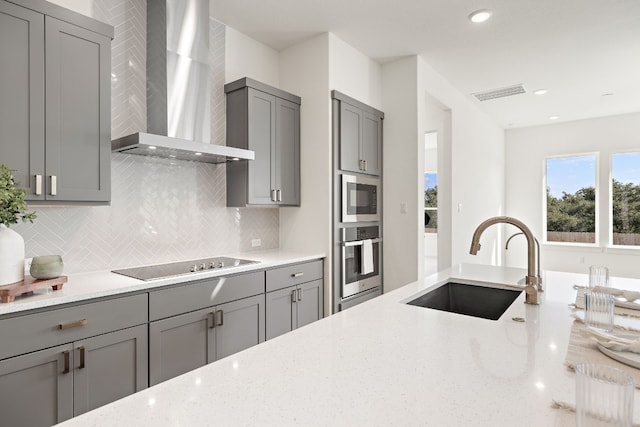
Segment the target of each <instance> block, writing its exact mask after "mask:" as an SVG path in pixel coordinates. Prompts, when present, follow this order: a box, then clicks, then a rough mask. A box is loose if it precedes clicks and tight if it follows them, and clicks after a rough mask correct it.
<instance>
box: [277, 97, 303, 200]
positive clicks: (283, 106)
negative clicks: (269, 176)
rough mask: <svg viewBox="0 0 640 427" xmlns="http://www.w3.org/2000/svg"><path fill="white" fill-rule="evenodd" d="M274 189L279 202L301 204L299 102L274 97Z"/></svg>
mask: <svg viewBox="0 0 640 427" xmlns="http://www.w3.org/2000/svg"><path fill="white" fill-rule="evenodd" d="M273 176H274V179H275V189H276V191H278V192H279V193H276V195H277V201H278V204H280V205H291V206H299V205H300V105H298V104H295V103H293V102H290V101H287V100H284V99H280V98H276V139H275V167H274V169H273Z"/></svg>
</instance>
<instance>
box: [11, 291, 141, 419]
mask: <svg viewBox="0 0 640 427" xmlns="http://www.w3.org/2000/svg"><path fill="white" fill-rule="evenodd" d="M146 304H147V295H146V294H143V295H135V296H129V297H122V298H117V299H113V300H106V301H100V302H94V303H89V304H83V305H79V306H74V307H68V308H61V309H57V310H52V311H47V312H41V313H36V314H27V315H24V316H18V317H13V318H9V319H4V320H1V321H0V340H1V341H2V342H3V343H11V344H10V345H3V347H2V350H1V352H0V358H2V360H0V396H2V398H1V399H0V414H2V425H5V424H6V425H10V426H16V427H20V426H29V427H31V426H50V425H53V424H56V423H59V422H62V421H64V420H67V419H69V418H71V417H73V416H75V415H79V414H82V413H84V412H87V411H89V410H91V409H94V408H97V407H99V406H102V405H104V404H107V403H109V402H113V401H114V400H117V399H120V398H122V397H125V396H127V395H130V394H132V393H135V392H136V391H139V390H142V389H144V388H146V387H147V385H148V333H147V325H146V321H147V315H146ZM135 324H137V326H131V325H135ZM121 328H123V329H121ZM34 350H35V351H34Z"/></svg>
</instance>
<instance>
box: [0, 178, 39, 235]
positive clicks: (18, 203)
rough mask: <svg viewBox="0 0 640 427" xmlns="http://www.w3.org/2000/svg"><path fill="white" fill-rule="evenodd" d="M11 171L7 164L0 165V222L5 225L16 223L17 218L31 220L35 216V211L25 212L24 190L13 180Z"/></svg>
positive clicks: (25, 220) (23, 220) (24, 220)
mask: <svg viewBox="0 0 640 427" xmlns="http://www.w3.org/2000/svg"><path fill="white" fill-rule="evenodd" d="M11 172H13V171H12V170H11V169H9V168H8V167H7V165H0V224H4V225H6V226H7V227H8V226H9V225H11V224H16V223H17V222H18V220H19V219H21V220H22V222H27V221H29V222H33V220H34V219H35V218H36V213H35V212H27V204H26V203H25V201H24V196H25V191H24V190H23V189H21V188H20V187H19V183H17V182H16V181H14V180H13V175H12V174H11Z"/></svg>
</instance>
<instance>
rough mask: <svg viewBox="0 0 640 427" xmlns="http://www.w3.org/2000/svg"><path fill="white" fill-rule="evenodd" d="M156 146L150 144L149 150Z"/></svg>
mask: <svg viewBox="0 0 640 427" xmlns="http://www.w3.org/2000/svg"><path fill="white" fill-rule="evenodd" d="M156 148H157V147H156V146H155V145H150V146H149V150H155V149H156Z"/></svg>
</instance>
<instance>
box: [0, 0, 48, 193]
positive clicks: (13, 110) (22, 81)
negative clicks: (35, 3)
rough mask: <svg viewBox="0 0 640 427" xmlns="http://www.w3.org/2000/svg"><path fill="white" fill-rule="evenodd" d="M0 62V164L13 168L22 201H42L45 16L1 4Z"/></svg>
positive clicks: (1, 0) (6, 3) (3, 2)
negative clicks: (39, 185) (22, 193)
mask: <svg viewBox="0 0 640 427" xmlns="http://www.w3.org/2000/svg"><path fill="white" fill-rule="evenodd" d="M0 58H2V59H1V60H0V94H1V95H0V163H4V164H6V165H7V166H8V167H9V168H11V169H13V170H14V173H13V176H14V178H15V179H16V180H17V181H19V182H20V185H21V186H22V187H23V188H24V189H25V190H26V192H27V195H26V199H27V200H42V199H43V198H44V191H40V195H36V176H39V177H40V179H43V178H44V173H45V172H44V15H42V14H40V13H37V12H34V11H32V10H29V9H24V8H22V7H19V6H17V5H15V4H12V3H8V2H6V1H3V0H0ZM41 182H42V181H41Z"/></svg>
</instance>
